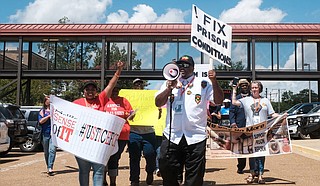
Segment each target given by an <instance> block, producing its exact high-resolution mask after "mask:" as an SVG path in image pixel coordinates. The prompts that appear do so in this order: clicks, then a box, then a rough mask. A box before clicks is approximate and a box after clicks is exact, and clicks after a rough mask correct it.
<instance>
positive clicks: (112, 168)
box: [107, 140, 128, 176]
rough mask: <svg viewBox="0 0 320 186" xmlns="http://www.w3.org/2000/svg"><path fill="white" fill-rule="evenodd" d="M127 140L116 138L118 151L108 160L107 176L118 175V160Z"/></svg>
mask: <svg viewBox="0 0 320 186" xmlns="http://www.w3.org/2000/svg"><path fill="white" fill-rule="evenodd" d="M127 143H128V141H127V140H118V148H119V149H118V152H116V153H115V154H114V155H112V156H111V157H110V159H109V161H108V165H107V166H108V175H109V176H118V174H119V171H118V168H119V160H120V158H121V154H122V152H123V150H124V148H125V147H126V145H127Z"/></svg>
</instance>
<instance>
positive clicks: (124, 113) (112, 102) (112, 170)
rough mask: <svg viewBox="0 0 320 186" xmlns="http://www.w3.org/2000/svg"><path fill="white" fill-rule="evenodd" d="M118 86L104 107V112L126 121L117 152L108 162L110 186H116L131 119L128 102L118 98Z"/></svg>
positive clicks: (130, 108)
mask: <svg viewBox="0 0 320 186" xmlns="http://www.w3.org/2000/svg"><path fill="white" fill-rule="evenodd" d="M119 91H120V86H119V85H117V86H115V87H114V88H113V90H112V94H111V97H110V98H109V99H108V100H107V103H106V105H105V106H104V111H105V112H107V113H109V114H113V115H116V116H119V117H121V118H123V119H125V120H126V122H125V123H124V125H123V128H122V130H121V133H120V136H119V138H118V152H117V153H115V154H114V155H112V156H111V157H110V159H109V161H108V165H107V168H106V169H107V172H108V175H109V179H110V186H115V185H116V177H117V176H118V173H119V172H118V167H119V160H120V158H121V154H122V152H123V150H124V148H125V146H126V145H127V143H128V141H129V134H130V125H129V122H128V119H132V115H131V113H133V110H132V107H131V104H130V103H129V101H128V100H127V99H126V98H124V97H120V96H119Z"/></svg>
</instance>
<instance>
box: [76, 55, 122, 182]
mask: <svg viewBox="0 0 320 186" xmlns="http://www.w3.org/2000/svg"><path fill="white" fill-rule="evenodd" d="M123 66H124V63H123V62H121V61H119V62H117V71H116V72H115V74H114V76H113V77H112V79H111V80H110V81H109V84H108V86H106V88H105V89H104V90H103V91H102V92H101V93H100V94H99V95H97V90H98V86H97V84H96V83H95V82H94V81H87V82H85V83H84V85H83V92H84V98H79V99H77V100H75V101H73V102H74V103H76V104H78V105H82V106H84V107H89V108H91V109H95V110H100V111H103V106H104V105H105V102H106V98H110V96H111V93H112V90H113V88H114V86H115V85H116V83H117V81H118V78H119V76H120V73H121V71H122V68H123ZM76 160H77V163H78V166H79V183H80V185H81V186H88V185H89V174H90V170H91V167H92V168H93V185H94V186H102V185H103V177H104V170H105V166H104V165H102V164H98V163H93V162H90V161H88V160H84V159H81V158H79V157H76Z"/></svg>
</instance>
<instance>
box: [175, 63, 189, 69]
mask: <svg viewBox="0 0 320 186" xmlns="http://www.w3.org/2000/svg"><path fill="white" fill-rule="evenodd" d="M177 65H178V67H179V68H189V67H190V64H189V63H177Z"/></svg>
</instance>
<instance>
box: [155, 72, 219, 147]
mask: <svg viewBox="0 0 320 186" xmlns="http://www.w3.org/2000/svg"><path fill="white" fill-rule="evenodd" d="M179 81H180V82H182V84H181V87H180V88H174V89H173V90H172V94H173V95H174V100H173V102H172V124H171V136H170V141H171V142H173V143H175V144H179V142H180V140H181V139H182V136H183V135H184V136H185V138H186V141H187V143H188V145H191V144H195V143H198V142H201V141H203V140H205V139H206V126H207V103H208V101H213V89H212V85H211V84H210V83H209V82H208V81H206V80H203V79H201V78H196V77H195V76H191V77H189V78H188V79H182V78H180V79H179ZM189 82H191V83H190V84H189V86H188V83H189ZM165 89H166V82H164V83H163V85H162V86H161V88H160V90H159V91H158V92H157V93H156V95H158V94H160V93H161V92H163V91H164V90H165ZM170 104H171V103H170V99H168V102H167V118H166V128H165V129H164V131H163V134H164V135H165V136H166V137H167V138H168V139H169V133H170Z"/></svg>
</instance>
